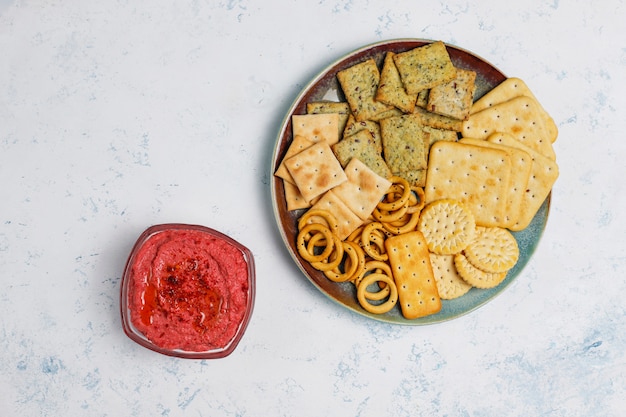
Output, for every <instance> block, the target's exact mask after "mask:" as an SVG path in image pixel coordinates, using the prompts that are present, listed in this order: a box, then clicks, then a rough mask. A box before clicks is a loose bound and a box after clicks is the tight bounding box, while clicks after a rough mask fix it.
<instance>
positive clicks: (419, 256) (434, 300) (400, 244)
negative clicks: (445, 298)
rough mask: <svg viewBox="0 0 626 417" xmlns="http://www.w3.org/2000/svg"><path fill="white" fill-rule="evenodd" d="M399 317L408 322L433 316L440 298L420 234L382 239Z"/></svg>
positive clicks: (439, 307)
mask: <svg viewBox="0 0 626 417" xmlns="http://www.w3.org/2000/svg"><path fill="white" fill-rule="evenodd" d="M385 249H386V250H387V255H388V256H389V264H390V265H391V271H392V274H393V279H394V281H395V283H396V287H397V288H398V300H399V304H400V310H401V311H402V315H403V316H404V317H405V318H407V319H409V320H412V319H416V318H419V317H424V316H428V315H430V314H435V313H437V312H439V311H440V310H441V298H440V297H439V290H438V289H437V281H436V280H435V275H434V273H433V269H432V265H431V263H430V255H429V252H428V244H427V243H426V240H425V239H424V236H423V235H422V233H421V232H418V231H414V232H409V233H404V234H400V235H395V236H391V237H389V238H387V239H386V240H385Z"/></svg>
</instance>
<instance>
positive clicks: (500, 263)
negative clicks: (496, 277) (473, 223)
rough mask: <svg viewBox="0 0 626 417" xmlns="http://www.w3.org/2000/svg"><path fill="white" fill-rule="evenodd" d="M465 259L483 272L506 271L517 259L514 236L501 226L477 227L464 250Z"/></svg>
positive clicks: (517, 253)
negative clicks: (473, 236) (472, 238)
mask: <svg viewBox="0 0 626 417" xmlns="http://www.w3.org/2000/svg"><path fill="white" fill-rule="evenodd" d="M464 254H465V257H466V258H467V260H468V261H469V262H470V263H471V264H472V265H474V266H475V267H476V268H478V269H480V270H482V271H485V272H507V271H508V270H509V269H511V268H513V267H514V266H515V264H516V263H517V260H518V259H519V247H518V245H517V240H515V237H513V235H512V234H511V232H509V231H508V230H506V229H503V228H501V227H477V228H476V237H475V238H474V240H473V241H472V242H471V243H470V244H469V245H467V247H466V248H465V250H464Z"/></svg>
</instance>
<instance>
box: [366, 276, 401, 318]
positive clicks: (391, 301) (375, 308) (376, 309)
mask: <svg viewBox="0 0 626 417" xmlns="http://www.w3.org/2000/svg"><path fill="white" fill-rule="evenodd" d="M376 282H384V283H385V284H386V286H385V288H388V289H389V296H388V297H387V300H386V301H384V302H383V303H381V304H372V303H370V302H369V300H373V301H375V300H376V293H373V292H371V291H369V290H368V289H367V287H369V286H370V285H371V284H374V283H376ZM381 291H384V289H383V290H381ZM356 295H357V299H358V300H359V304H361V307H363V308H364V309H365V310H366V311H368V312H370V313H373V314H385V313H387V312H388V311H389V310H391V309H392V308H393V307H394V306H395V305H396V303H397V302H398V289H397V288H396V284H395V283H394V282H393V278H391V277H390V276H389V275H385V274H380V273H373V274H369V275H366V276H365V277H363V279H362V280H361V283H360V284H359V286H358V287H357V292H356Z"/></svg>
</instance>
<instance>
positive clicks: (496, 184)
mask: <svg viewBox="0 0 626 417" xmlns="http://www.w3.org/2000/svg"><path fill="white" fill-rule="evenodd" d="M510 177H511V158H510V157H509V154H507V153H506V152H504V151H502V150H500V149H491V148H487V147H485V146H475V145H469V144H466V143H459V142H446V141H439V142H437V143H435V144H434V145H433V146H432V147H431V149H430V155H429V159H428V172H427V174H426V186H425V187H424V200H425V202H426V204H428V203H430V202H432V201H435V200H440V199H443V198H449V199H453V200H460V201H462V202H463V203H465V204H466V206H467V207H468V208H469V209H470V210H471V212H472V214H474V217H475V219H476V225H478V226H501V225H502V224H504V223H505V222H506V207H507V205H506V203H507V193H508V190H509V181H510Z"/></svg>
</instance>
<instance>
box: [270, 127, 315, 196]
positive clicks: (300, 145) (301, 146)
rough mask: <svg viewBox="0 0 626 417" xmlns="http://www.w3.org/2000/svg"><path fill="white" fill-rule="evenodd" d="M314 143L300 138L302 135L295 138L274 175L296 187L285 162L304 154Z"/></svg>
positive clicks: (302, 137)
mask: <svg viewBox="0 0 626 417" xmlns="http://www.w3.org/2000/svg"><path fill="white" fill-rule="evenodd" d="M314 143H315V142H311V141H310V140H308V139H307V138H305V137H304V136H300V135H296V136H294V138H293V140H292V141H291V144H290V145H289V148H287V152H286V153H285V156H284V157H283V160H282V162H281V163H280V165H279V166H278V169H277V170H276V172H275V173H274V174H275V175H276V176H277V177H279V178H282V179H283V180H285V181H286V182H289V183H291V184H294V185H295V182H294V180H293V177H292V176H291V174H290V173H289V170H288V169H287V167H286V166H285V160H286V159H288V158H291V157H292V156H294V155H296V154H297V153H300V152H302V151H303V150H305V149H306V148H308V147H310V146H312V145H313V144H314Z"/></svg>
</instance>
